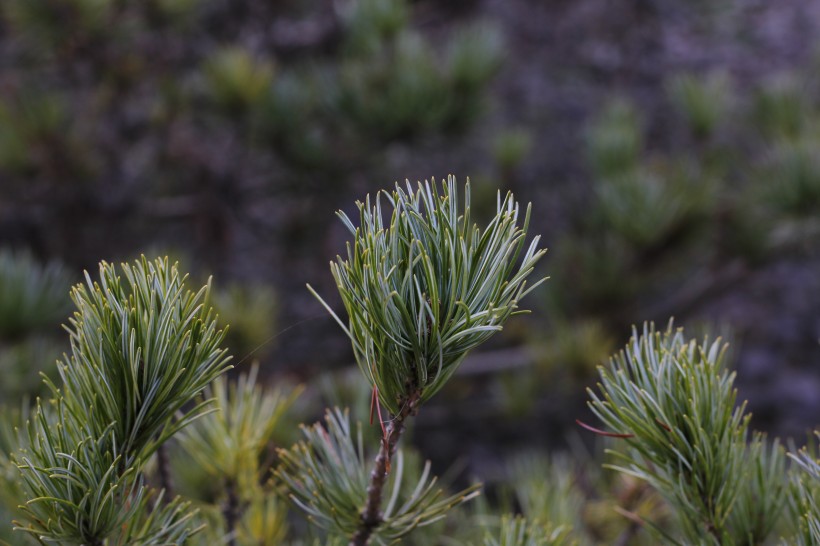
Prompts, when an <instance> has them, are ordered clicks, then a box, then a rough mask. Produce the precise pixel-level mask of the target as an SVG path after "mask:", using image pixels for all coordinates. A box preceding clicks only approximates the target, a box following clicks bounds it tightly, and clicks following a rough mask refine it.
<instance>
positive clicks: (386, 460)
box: [349, 392, 421, 546]
mask: <svg viewBox="0 0 820 546" xmlns="http://www.w3.org/2000/svg"><path fill="white" fill-rule="evenodd" d="M420 397H421V393H420V392H414V393H412V394H411V395H410V396H408V397H407V399H406V400H405V401H404V403H403V404H402V405H401V410H400V411H399V413H398V415H396V416H394V417H393V419H392V420H391V421H390V423H389V424H388V425H387V430H386V434H385V438H383V439H382V442H381V446H380V447H379V454H378V455H376V460H375V463H374V466H373V471H372V472H371V473H370V484H369V485H368V486H367V504H365V507H364V510H362V516H361V524H360V525H359V530H358V531H356V534H355V535H353V537H352V538H351V539H350V544H349V546H367V544H368V543H369V542H370V536H371V535H372V534H373V530H374V529H376V527H378V526H379V525H381V523H382V522H383V521H384V519H383V518H382V511H381V505H382V493H383V492H384V484H385V483H386V481H387V474H388V473H389V472H390V461H391V460H392V458H393V455H394V454H395V453H396V444H398V442H399V438H401V435H402V433H403V432H404V422H405V421H406V420H407V418H408V417H410V416H411V415H414V414H415V413H416V409H417V408H418V402H419V398H420Z"/></svg>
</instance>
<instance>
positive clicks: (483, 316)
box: [289, 177, 545, 545]
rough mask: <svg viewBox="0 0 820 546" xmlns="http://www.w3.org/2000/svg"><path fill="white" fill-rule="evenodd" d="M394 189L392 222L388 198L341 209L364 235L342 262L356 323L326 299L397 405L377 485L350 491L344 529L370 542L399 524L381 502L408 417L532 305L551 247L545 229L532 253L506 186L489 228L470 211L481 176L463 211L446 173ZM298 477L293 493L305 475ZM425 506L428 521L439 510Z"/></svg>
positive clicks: (380, 393)
mask: <svg viewBox="0 0 820 546" xmlns="http://www.w3.org/2000/svg"><path fill="white" fill-rule="evenodd" d="M383 198H384V199H385V200H386V201H387V202H388V204H389V206H390V208H391V209H392V210H391V211H390V212H389V220H387V222H388V223H386V224H385V214H384V213H385V212H386V211H383V210H382V205H381V200H382V195H379V196H377V197H376V199H375V202H371V200H370V198H369V197H368V198H367V199H366V200H365V202H363V203H362V202H359V203H358V204H357V205H358V208H359V225H358V226H356V225H354V223H353V221H352V220H351V219H350V218H348V217H347V216H346V215H345V214H344V213H339V217H340V218H341V220H342V222H343V223H344V224H345V226H346V227H347V228H348V230H349V231H350V233H351V235H353V237H354V241H353V243H348V246H347V259H344V258H342V257H338V258H337V260H336V261H335V262H332V263H331V271H332V273H333V277H334V279H335V280H336V284H337V287H338V289H339V293H340V295H341V296H342V302H343V303H344V306H345V309H346V310H347V313H348V316H349V321H348V323H347V324H345V322H343V321H342V319H341V318H339V317H338V316H337V315H336V314H335V313H334V312H333V311H332V310H331V308H330V307H329V306H328V305H327V304H326V303H324V301H323V300H321V298H320V301H321V302H322V304H323V305H324V306H325V307H326V308H327V310H328V311H329V312H330V313H331V314H332V315H333V317H334V318H335V319H336V321H337V322H338V323H339V325H340V326H341V327H342V329H343V330H344V331H345V333H346V334H347V335H348V337H349V338H350V340H351V343H352V345H353V352H354V354H355V357H356V361H357V363H358V365H359V368H360V369H361V371H362V373H363V374H364V375H365V377H367V379H368V381H369V382H370V384H371V385H372V387H373V403H374V405H375V406H376V407H377V408H376V409H378V406H379V405H382V406H384V407H385V408H386V409H387V410H388V411H389V412H390V413H391V414H392V418H391V419H389V420H387V421H385V420H382V418H381V415H380V410H379V415H380V417H379V419H380V421H382V427H383V439H382V443H381V446H380V449H379V454H378V456H377V457H376V461H375V464H374V469H373V472H372V473H371V477H370V483H369V485H368V487H367V490H366V491H364V490H358V489H357V490H353V491H351V490H350V489H349V488H344V489H340V491H339V495H340V496H342V497H343V498H346V499H347V502H349V504H350V507H351V510H352V511H348V512H346V513H347V514H348V515H352V514H355V517H354V518H353V520H352V521H351V520H349V519H348V520H345V526H344V527H343V528H342V529H340V530H341V531H343V532H345V533H348V534H349V535H350V537H351V541H352V543H354V544H361V545H364V544H368V541H369V540H370V537H371V535H372V534H373V533H374V532H375V533H376V534H377V535H378V533H379V532H380V531H379V530H380V529H383V528H384V529H390V525H391V522H390V520H389V519H387V518H386V516H385V515H384V514H383V513H382V512H381V509H380V507H381V502H382V490H383V488H384V486H385V480H386V477H387V474H388V473H389V469H390V465H391V460H392V458H393V454H394V452H395V450H396V444H397V443H398V440H399V437H400V436H401V434H402V432H403V430H404V426H405V421H406V420H407V418H408V417H410V416H411V415H413V414H415V413H416V412H417V411H418V408H419V407H420V406H421V405H422V404H423V403H424V402H425V401H427V400H429V399H430V398H431V397H432V396H433V395H434V394H435V393H436V392H438V391H439V390H440V389H441V388H442V386H443V385H444V383H445V382H446V381H447V380H448V379H449V378H450V377H451V376H452V375H453V373H454V372H455V371H456V369H457V368H458V366H459V364H461V362H462V361H463V360H464V357H465V356H466V355H467V353H468V352H469V351H470V350H471V349H473V348H475V347H476V346H478V345H479V344H481V343H482V342H484V341H486V340H487V339H488V338H489V337H491V336H492V335H493V334H494V333H496V332H498V331H500V330H501V329H502V327H503V324H504V322H505V321H506V320H507V319H508V318H509V317H510V316H511V315H513V314H514V313H518V312H521V311H519V310H518V302H519V301H520V299H521V298H523V297H524V296H525V295H526V294H527V292H529V291H530V290H532V288H534V287H535V286H537V285H538V284H540V282H541V281H538V282H536V283H535V284H533V286H532V287H528V286H527V277H528V276H529V275H530V274H531V273H532V271H533V268H534V267H535V264H536V263H537V262H538V260H539V259H540V258H541V257H542V256H543V254H544V252H545V251H544V250H539V249H538V240H539V238H538V237H535V238H534V239H533V241H532V242H531V243H530V244H529V246H528V247H526V251H524V248H525V237H526V230H527V226H528V224H529V215H530V212H529V208H528V209H527V212H526V214H525V215H524V217H523V218H521V217H520V209H519V206H518V204H517V203H516V202H515V201H514V199H513V196H512V195H511V194H507V196H506V197H505V198H504V199H502V198H501V195H500V194H499V196H498V201H497V208H496V215H495V217H494V218H493V219H492V220H491V221H490V222H489V223H488V225H487V226H486V227H485V228H484V229H481V228H479V227H478V226H477V225H476V224H474V223H473V222H472V220H471V217H470V188H469V183H468V184H467V186H466V188H465V194H464V205H463V208H461V207H459V197H458V189H457V184H456V180H455V178H453V177H450V178H448V180H447V182H446V183H445V184H444V185H443V187H442V188H441V190H440V189H439V186H438V185H437V184H436V183H435V182H433V183H429V182H427V183H424V184H421V183H419V185H418V186H417V188H416V189H415V190H414V189H413V187H412V186H411V185H410V184H409V183H408V185H407V187H406V189H404V188H402V187H401V186H398V185H397V187H396V190H395V191H394V192H393V193H392V194H387V193H385V194H383ZM522 220H523V225H522V226H519V221H522ZM522 251H524V252H523V255H522ZM314 294H315V293H314ZM317 297H318V295H317ZM385 423H386V428H385ZM341 428H342V429H343V427H341ZM311 444H315V442H311ZM351 450H352V448H351ZM325 460H326V461H332V460H333V459H332V458H331V459H325ZM289 483H290V485H291V490H292V491H293V490H294V488H295V486H296V483H297V482H296V481H295V480H291V481H290V482H289ZM297 490H298V488H297ZM331 491H334V489H331ZM354 508H355V509H354ZM359 510H361V513H359ZM326 514H327V513H326ZM314 515H315V514H314ZM418 515H419V517H420V518H421V519H420V520H419V522H423V521H425V519H426V518H429V517H430V516H429V515H426V516H425V517H423V518H422V514H421V513H420V514H418Z"/></svg>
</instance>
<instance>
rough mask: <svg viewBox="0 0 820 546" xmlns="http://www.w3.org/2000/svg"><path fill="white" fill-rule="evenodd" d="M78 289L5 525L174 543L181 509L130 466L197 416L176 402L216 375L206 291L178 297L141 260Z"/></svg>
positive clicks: (43, 537) (185, 529)
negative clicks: (61, 356) (18, 505)
mask: <svg viewBox="0 0 820 546" xmlns="http://www.w3.org/2000/svg"><path fill="white" fill-rule="evenodd" d="M123 277H124V278H125V281H126V282H123ZM86 281H87V286H82V285H78V286H77V287H75V288H74V290H73V291H72V299H73V300H74V303H75V304H76V306H77V312H75V314H74V317H73V318H72V319H70V326H69V327H67V328H66V329H67V330H68V332H69V335H70V337H71V354H70V355H68V356H66V357H65V360H64V362H62V363H61V364H60V366H59V373H60V377H61V379H62V385H61V386H60V387H57V386H56V385H54V384H53V383H49V385H50V386H51V389H52V392H53V395H54V400H53V402H52V404H51V405H47V406H44V405H42V404H39V405H38V408H37V411H36V413H35V415H34V417H33V418H32V420H31V421H30V422H29V424H28V427H27V428H28V441H27V442H26V444H27V445H28V447H26V448H24V449H23V450H21V451H20V453H19V454H18V455H17V462H18V467H19V469H20V472H21V475H22V478H23V480H22V482H23V487H24V490H25V493H26V495H27V498H28V502H26V505H25V506H24V507H22V510H23V516H24V520H25V521H24V522H22V523H19V524H17V529H19V530H22V531H25V532H28V533H31V534H32V535H34V536H35V537H36V538H37V539H38V540H40V541H53V542H57V543H62V544H86V545H89V546H102V545H104V544H109V543H110V542H109V541H111V540H113V541H114V542H113V543H117V544H145V545H148V544H171V543H177V542H180V541H182V540H183V539H184V538H185V537H186V536H188V535H189V534H190V533H192V532H195V531H196V526H195V525H194V524H193V522H192V520H191V517H192V513H191V511H190V510H188V505H187V504H185V503H182V502H180V501H179V500H174V501H171V502H170V503H164V502H160V501H161V500H162V493H160V494H159V495H157V496H156V501H155V502H154V503H151V497H152V496H154V495H153V494H152V493H151V492H150V491H149V490H148V489H147V488H146V487H145V486H144V485H143V476H142V472H141V468H142V463H143V462H145V461H146V460H147V458H148V457H149V456H150V455H151V454H152V453H154V451H156V449H157V447H158V446H160V445H161V444H162V443H163V442H164V441H165V440H166V439H167V438H169V437H170V436H171V435H172V434H173V433H174V432H176V431H178V430H179V429H181V428H182V427H184V426H185V425H186V424H188V423H190V422H191V421H192V420H194V419H196V418H197V417H200V416H202V415H203V414H204V413H205V412H207V411H208V408H209V405H210V401H209V400H204V401H202V402H200V403H198V404H194V405H193V407H191V408H185V407H184V406H186V404H188V403H189V402H191V401H192V400H193V399H194V398H195V397H196V395H197V394H199V393H200V392H201V391H202V389H204V388H205V386H206V385H207V384H208V383H210V382H211V381H213V380H214V379H215V378H216V377H218V376H219V375H220V374H221V373H222V372H224V371H225V370H226V369H227V368H228V357H227V356H226V352H225V351H224V350H223V349H221V348H220V347H219V345H220V343H221V341H222V337H223V332H222V331H221V330H219V329H218V328H217V326H216V320H215V316H214V313H213V312H212V311H211V309H210V307H208V305H207V294H208V286H206V287H204V288H202V289H201V290H200V291H198V292H196V293H194V292H191V291H189V290H186V289H185V287H184V277H183V276H181V275H180V274H179V272H178V271H177V268H176V266H169V264H168V261H167V259H166V260H156V261H154V262H150V261H148V260H146V259H145V258H143V259H142V260H141V261H139V262H136V263H135V264H133V265H129V264H123V265H122V266H121V273H119V272H118V271H117V269H116V268H115V267H114V266H112V265H109V264H107V263H104V262H103V263H102V264H100V280H99V282H93V281H92V280H91V278H90V276H89V275H88V274H86Z"/></svg>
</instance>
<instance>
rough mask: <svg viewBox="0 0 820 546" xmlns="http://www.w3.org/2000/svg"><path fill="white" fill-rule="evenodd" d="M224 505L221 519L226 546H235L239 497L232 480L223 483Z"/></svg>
mask: <svg viewBox="0 0 820 546" xmlns="http://www.w3.org/2000/svg"><path fill="white" fill-rule="evenodd" d="M225 494H226V495H227V498H226V499H225V504H224V505H223V507H222V517H223V518H224V519H225V531H226V532H227V533H226V534H227V544H228V546H236V526H237V524H238V523H239V497H238V496H237V494H236V483H235V482H234V481H233V480H232V479H230V478H229V479H228V480H226V482H225Z"/></svg>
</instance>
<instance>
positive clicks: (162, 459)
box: [157, 444, 174, 504]
mask: <svg viewBox="0 0 820 546" xmlns="http://www.w3.org/2000/svg"><path fill="white" fill-rule="evenodd" d="M157 476H158V477H159V485H160V487H161V488H162V489H164V490H165V496H164V497H163V499H164V500H165V503H166V504H167V503H169V502H171V500H172V499H173V498H174V482H173V479H172V478H171V462H170V460H169V459H168V445H167V444H162V445H160V446H159V447H158V448H157Z"/></svg>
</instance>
